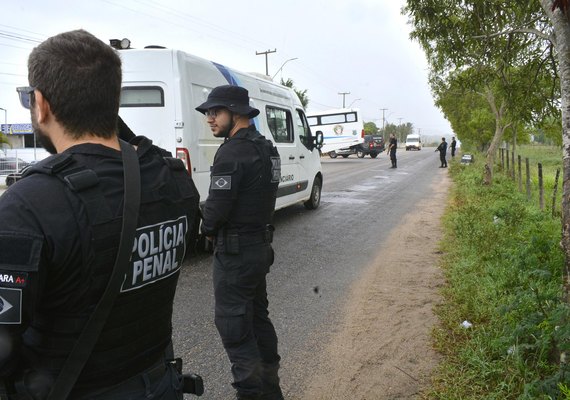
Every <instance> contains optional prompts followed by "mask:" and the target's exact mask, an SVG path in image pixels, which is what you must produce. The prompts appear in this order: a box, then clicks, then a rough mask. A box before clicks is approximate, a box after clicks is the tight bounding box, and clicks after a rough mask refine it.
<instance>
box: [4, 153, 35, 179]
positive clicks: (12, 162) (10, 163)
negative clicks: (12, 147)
mask: <svg viewBox="0 0 570 400" xmlns="http://www.w3.org/2000/svg"><path fill="white" fill-rule="evenodd" d="M26 165H29V163H28V162H26V161H24V160H22V159H21V158H16V157H0V175H6V174H9V173H13V172H18V171H19V170H21V169H22V168H23V167H25V166H26Z"/></svg>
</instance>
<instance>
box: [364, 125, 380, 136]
mask: <svg viewBox="0 0 570 400" xmlns="http://www.w3.org/2000/svg"><path fill="white" fill-rule="evenodd" d="M379 131H380V129H378V127H377V126H376V124H375V123H374V122H365V123H364V133H365V134H366V135H377V134H378V132H379Z"/></svg>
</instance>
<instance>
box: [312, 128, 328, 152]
mask: <svg viewBox="0 0 570 400" xmlns="http://www.w3.org/2000/svg"><path fill="white" fill-rule="evenodd" d="M324 138H325V137H324V135H323V131H317V132H316V135H315V139H314V140H315V147H316V148H317V149H319V150H320V149H321V147H323V142H324Z"/></svg>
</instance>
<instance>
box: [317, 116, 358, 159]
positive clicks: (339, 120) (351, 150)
mask: <svg viewBox="0 0 570 400" xmlns="http://www.w3.org/2000/svg"><path fill="white" fill-rule="evenodd" d="M307 120H308V121H309V125H310V126H311V130H312V131H313V132H318V131H321V132H323V146H322V147H321V149H320V150H321V153H322V154H328V155H329V156H330V157H331V158H336V157H337V156H342V157H343V158H347V157H348V156H349V155H351V154H358V150H359V149H361V147H362V144H363V143H364V122H363V121H362V118H361V116H360V111H359V110H358V109H357V108H340V109H333V110H327V111H320V112H315V113H308V114H307ZM360 158H362V157H360Z"/></svg>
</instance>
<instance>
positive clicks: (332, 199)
mask: <svg viewBox="0 0 570 400" xmlns="http://www.w3.org/2000/svg"><path fill="white" fill-rule="evenodd" d="M321 202H323V203H337V204H367V203H368V201H367V200H364V199H357V198H354V197H350V196H334V195H333V196H331V195H330V193H325V192H323V195H322V197H321Z"/></svg>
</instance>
